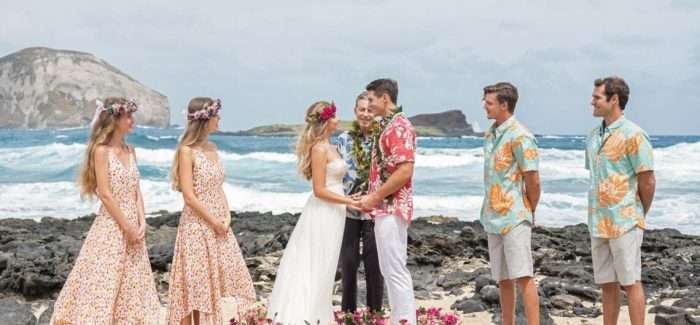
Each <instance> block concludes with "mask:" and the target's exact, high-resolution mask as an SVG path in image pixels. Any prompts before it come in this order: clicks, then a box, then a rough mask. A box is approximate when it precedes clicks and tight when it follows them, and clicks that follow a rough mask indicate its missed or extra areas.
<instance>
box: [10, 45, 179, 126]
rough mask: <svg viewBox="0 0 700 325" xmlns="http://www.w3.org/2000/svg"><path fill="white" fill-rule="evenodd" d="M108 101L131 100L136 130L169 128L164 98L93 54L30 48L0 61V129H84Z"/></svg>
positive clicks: (167, 105) (167, 106)
mask: <svg viewBox="0 0 700 325" xmlns="http://www.w3.org/2000/svg"><path fill="white" fill-rule="evenodd" d="M107 96H122V97H127V98H136V99H137V101H138V104H139V113H138V114H136V115H135V117H136V123H137V124H139V125H148V126H155V127H167V126H169V125H170V106H169V104H168V98H167V97H166V96H165V95H163V94H161V93H159V92H157V91H155V90H153V89H151V88H149V87H148V86H146V85H144V84H142V83H140V82H139V81H137V80H136V79H134V78H132V77H131V76H129V75H127V74H126V73H124V72H122V71H121V70H119V69H117V68H116V67H114V66H112V65H110V64H109V63H107V62H106V61H104V60H102V59H100V58H98V57H96V56H95V55H92V54H90V53H85V52H78V51H71V50H57V49H50V48H45V47H30V48H26V49H23V50H20V51H18V52H15V53H11V54H9V55H6V56H3V57H0V117H1V118H0V128H65V127H83V126H86V125H88V124H89V123H90V120H91V119H92V116H93V114H94V112H95V103H96V102H95V100H96V99H104V97H107Z"/></svg>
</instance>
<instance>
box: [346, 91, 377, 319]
mask: <svg viewBox="0 0 700 325" xmlns="http://www.w3.org/2000/svg"><path fill="white" fill-rule="evenodd" d="M354 112H355V121H354V122H353V123H352V128H351V129H350V130H349V131H346V132H344V133H342V134H340V135H339V136H338V141H337V146H338V152H339V153H340V155H341V156H342V158H343V160H345V162H346V163H347V165H348V173H347V174H346V175H345V177H344V178H343V188H344V190H345V194H346V195H358V196H359V195H364V194H366V193H367V188H368V183H367V182H368V179H369V166H370V162H371V146H372V142H373V139H372V129H373V128H375V127H376V123H375V122H374V115H373V114H372V112H371V111H370V110H369V102H368V100H367V92H363V93H361V94H360V95H359V96H357V99H356V100H355V108H354ZM346 215H347V217H346V219H345V233H344V235H343V243H342V246H341V250H340V265H341V273H342V285H343V300H342V310H343V311H349V312H354V311H355V310H356V309H357V272H358V269H359V266H360V262H362V263H363V264H364V270H365V272H364V273H365V283H366V287H367V307H368V308H369V309H370V310H372V311H378V310H381V308H382V295H383V293H384V280H383V278H382V274H381V271H380V270H379V260H378V256H377V245H376V242H375V239H374V221H373V220H372V219H370V217H369V216H368V215H367V214H365V213H362V212H358V211H356V210H351V209H348V210H347V214H346Z"/></svg>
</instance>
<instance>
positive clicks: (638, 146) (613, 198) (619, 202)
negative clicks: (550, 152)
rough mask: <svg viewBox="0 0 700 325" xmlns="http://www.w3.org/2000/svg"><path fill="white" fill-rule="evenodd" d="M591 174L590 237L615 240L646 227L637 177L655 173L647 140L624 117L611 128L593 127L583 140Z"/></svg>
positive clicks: (643, 133) (645, 136)
mask: <svg viewBox="0 0 700 325" xmlns="http://www.w3.org/2000/svg"><path fill="white" fill-rule="evenodd" d="M586 169H588V170H589V171H590V188H589V190H588V229H589V231H590V233H591V236H592V237H598V238H617V237H619V236H620V235H622V234H624V233H625V232H627V231H628V230H630V229H632V228H634V227H635V226H639V227H640V228H642V229H644V228H645V227H646V223H645V217H644V208H643V207H642V202H641V201H640V199H639V195H638V193H637V174H639V173H641V172H646V171H652V170H654V157H653V153H652V147H651V142H650V141H649V136H648V135H647V134H646V132H644V130H642V128H640V127H639V126H637V125H636V124H634V123H632V122H630V121H629V120H627V119H626V118H625V117H624V116H623V117H621V118H619V119H618V120H617V121H615V122H613V123H612V124H611V125H610V126H608V127H604V126H603V125H601V126H599V127H596V128H595V129H593V130H592V131H591V132H590V133H589V134H588V138H587V139H586Z"/></svg>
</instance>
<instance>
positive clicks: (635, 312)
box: [586, 77, 656, 325]
mask: <svg viewBox="0 0 700 325" xmlns="http://www.w3.org/2000/svg"><path fill="white" fill-rule="evenodd" d="M593 84H594V87H593V95H592V97H593V98H592V99H591V106H593V116H595V117H600V118H602V123H601V124H600V125H599V126H597V127H595V128H594V129H593V130H592V131H591V132H590V133H589V134H588V138H587V139H586V169H588V170H589V171H590V179H591V182H590V189H589V191H588V229H589V232H590V233H591V254H592V257H593V273H594V279H595V282H596V283H597V284H599V285H600V286H601V288H602V290H603V324H605V325H612V324H617V319H618V316H619V313H620V286H622V287H623V288H624V290H625V291H626V292H627V300H628V303H629V317H630V322H631V323H632V325H642V324H644V314H645V302H644V299H645V298H644V289H643V288H642V284H641V275H642V267H641V247H642V239H643V236H644V228H645V216H646V214H647V213H648V212H649V209H650V208H651V202H652V200H653V199H654V191H655V189H656V179H655V177H654V159H653V156H652V147H651V143H650V141H649V136H648V135H647V134H646V132H644V130H642V128H640V127H639V126H637V125H636V124H634V123H632V122H631V121H629V120H627V119H626V118H625V115H624V111H625V106H626V105H627V101H628V99H629V95H630V90H629V87H628V86H627V83H626V82H625V80H624V79H622V78H620V77H607V78H603V79H597V80H595V81H594V83H593Z"/></svg>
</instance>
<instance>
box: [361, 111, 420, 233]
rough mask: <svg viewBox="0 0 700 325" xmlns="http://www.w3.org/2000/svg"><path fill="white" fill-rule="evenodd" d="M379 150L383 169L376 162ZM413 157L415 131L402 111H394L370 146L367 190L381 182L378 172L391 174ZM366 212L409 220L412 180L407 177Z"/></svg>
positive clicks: (412, 159)
mask: <svg viewBox="0 0 700 325" xmlns="http://www.w3.org/2000/svg"><path fill="white" fill-rule="evenodd" d="M380 151H381V153H382V155H383V157H384V170H380V166H379V164H378V161H377V154H378V153H380ZM415 156H416V131H415V130H414V129H413V125H411V122H410V121H409V120H408V118H406V116H405V115H404V114H403V113H398V114H397V115H395V116H394V118H393V120H391V121H390V122H389V124H387V126H386V128H385V129H384V132H382V134H381V135H380V138H379V143H378V145H377V146H373V147H372V163H371V165H370V170H369V192H370V193H371V192H376V191H377V190H378V189H379V188H380V187H381V186H382V185H383V181H382V179H381V177H380V173H385V174H386V175H391V174H393V173H394V172H395V171H396V169H398V167H399V165H400V164H402V163H409V162H410V163H412V162H415ZM370 215H371V216H372V217H374V218H376V217H382V216H387V215H395V216H397V217H400V218H402V219H404V220H406V221H407V222H408V223H410V222H411V220H412V219H413V179H409V181H408V182H406V184H404V185H403V186H402V187H401V188H400V189H399V190H398V191H397V192H396V193H394V194H393V195H392V197H391V200H388V201H387V200H385V201H384V202H382V203H380V204H379V206H377V207H376V208H375V209H374V210H372V212H370Z"/></svg>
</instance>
